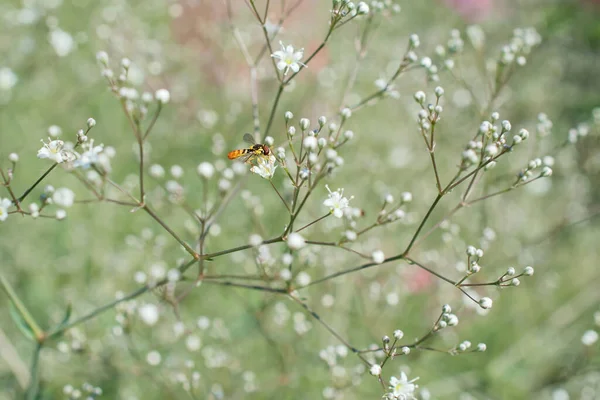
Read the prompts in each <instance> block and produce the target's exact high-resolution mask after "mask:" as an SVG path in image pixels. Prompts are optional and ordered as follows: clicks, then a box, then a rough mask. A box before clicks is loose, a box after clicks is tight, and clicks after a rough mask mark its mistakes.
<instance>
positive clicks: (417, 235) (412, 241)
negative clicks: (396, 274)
mask: <svg viewBox="0 0 600 400" xmlns="http://www.w3.org/2000/svg"><path fill="white" fill-rule="evenodd" d="M442 196H443V193H438V195H437V196H436V197H435V200H434V201H433V203H432V204H431V206H430V207H429V210H427V213H426V214H425V217H423V220H422V221H421V224H420V225H419V227H418V228H417V231H416V232H415V234H414V235H413V237H412V239H411V240H410V243H409V244H408V246H407V247H406V250H404V253H403V254H404V255H406V254H408V252H409V251H410V249H411V248H412V246H413V244H414V243H415V240H417V237H419V233H421V230H422V229H423V226H424V225H425V223H426V222H427V220H428V219H429V216H430V215H431V213H432V212H433V210H434V209H435V206H437V204H438V202H439V201H440V200H441V198H442Z"/></svg>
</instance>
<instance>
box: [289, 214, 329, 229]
mask: <svg viewBox="0 0 600 400" xmlns="http://www.w3.org/2000/svg"><path fill="white" fill-rule="evenodd" d="M330 215H331V213H327V214H325V215H323V216H322V217H319V218H317V219H315V220H314V221H313V222H310V223H308V224H306V225H304V226H303V227H302V228H300V229H297V230H296V232H300V231H301V230H304V229H306V228H308V227H309V226H311V225H314V224H316V223H317V222H319V221H321V220H323V219H325V218H327V217H329V216H330Z"/></svg>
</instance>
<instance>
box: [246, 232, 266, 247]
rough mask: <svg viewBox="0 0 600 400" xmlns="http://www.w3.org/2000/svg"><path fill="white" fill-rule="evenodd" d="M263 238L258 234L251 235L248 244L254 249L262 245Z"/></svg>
mask: <svg viewBox="0 0 600 400" xmlns="http://www.w3.org/2000/svg"><path fill="white" fill-rule="evenodd" d="M262 241H263V239H262V237H261V236H260V235H257V234H252V235H250V238H249V239H248V244H250V246H252V247H258V246H260V245H261V244H262Z"/></svg>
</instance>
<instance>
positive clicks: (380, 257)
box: [371, 250, 385, 264]
mask: <svg viewBox="0 0 600 400" xmlns="http://www.w3.org/2000/svg"><path fill="white" fill-rule="evenodd" d="M371 259H372V260H373V262H374V263H375V264H381V263H383V262H384V261H385V254H383V251H381V250H375V251H374V252H373V253H371Z"/></svg>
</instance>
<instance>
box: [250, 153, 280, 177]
mask: <svg viewBox="0 0 600 400" xmlns="http://www.w3.org/2000/svg"><path fill="white" fill-rule="evenodd" d="M276 161H277V159H276V158H275V156H274V155H273V154H271V155H269V156H268V157H258V159H257V161H256V165H254V166H252V168H250V172H254V173H255V174H258V175H260V176H261V177H263V178H265V179H269V180H270V179H271V178H272V177H273V174H275V169H277V165H275V162H276Z"/></svg>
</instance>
